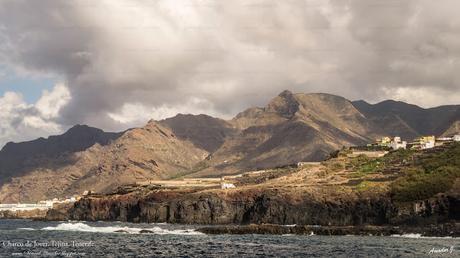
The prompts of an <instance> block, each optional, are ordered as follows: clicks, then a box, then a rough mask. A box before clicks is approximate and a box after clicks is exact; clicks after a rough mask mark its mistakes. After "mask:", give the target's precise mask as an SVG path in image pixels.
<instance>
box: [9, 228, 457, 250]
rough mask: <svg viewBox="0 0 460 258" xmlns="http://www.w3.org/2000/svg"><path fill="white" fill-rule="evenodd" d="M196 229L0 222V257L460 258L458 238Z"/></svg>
mask: <svg viewBox="0 0 460 258" xmlns="http://www.w3.org/2000/svg"><path fill="white" fill-rule="evenodd" d="M197 228H198V226H190V225H170V224H133V223H122V222H44V221H29V220H0V257H460V245H459V244H460V240H459V239H458V238H423V237H420V236H417V235H405V236H393V237H377V236H367V237H362V236H297V235H205V234H202V233H199V232H196V231H195V229H197Z"/></svg>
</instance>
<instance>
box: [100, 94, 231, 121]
mask: <svg viewBox="0 0 460 258" xmlns="http://www.w3.org/2000/svg"><path fill="white" fill-rule="evenodd" d="M178 113H181V114H194V115H198V114H207V115H213V116H216V117H223V116H224V115H223V114H218V113H215V111H214V108H213V106H212V103H209V102H208V101H206V100H203V99H199V98H191V99H189V100H188V101H185V102H184V103H183V104H182V105H178V106H168V105H162V106H159V107H154V106H146V105H144V104H142V103H126V104H124V105H123V106H122V107H121V108H120V110H118V112H116V113H109V114H108V116H109V117H110V118H111V119H113V120H114V121H116V122H119V123H120V124H123V125H124V127H132V126H139V125H142V124H145V122H146V121H148V120H150V119H155V120H161V119H165V118H169V117H173V116H175V115H177V114H178Z"/></svg>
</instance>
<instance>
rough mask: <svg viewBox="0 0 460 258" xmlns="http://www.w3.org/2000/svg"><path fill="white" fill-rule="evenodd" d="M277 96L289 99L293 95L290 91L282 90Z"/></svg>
mask: <svg viewBox="0 0 460 258" xmlns="http://www.w3.org/2000/svg"><path fill="white" fill-rule="evenodd" d="M278 96H279V97H282V98H290V97H293V96H294V94H293V93H292V91H290V90H284V91H283V92H281V93H280V94H279V95H278Z"/></svg>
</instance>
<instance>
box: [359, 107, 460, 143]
mask: <svg viewBox="0 0 460 258" xmlns="http://www.w3.org/2000/svg"><path fill="white" fill-rule="evenodd" d="M353 105H354V106H355V107H356V108H357V109H358V110H359V111H360V112H361V113H362V114H363V115H365V116H366V118H367V119H369V120H370V121H371V122H372V123H374V124H376V125H377V126H378V127H380V128H382V129H383V131H384V132H385V133H386V134H388V135H400V136H402V137H404V138H409V139H412V138H415V137H417V136H420V135H437V136H439V135H442V134H444V133H445V132H446V131H447V130H448V129H449V128H451V127H452V125H453V124H454V123H456V122H458V121H460V106H441V107H436V108H429V109H424V108H421V107H419V106H416V105H411V104H407V103H404V102H400V101H393V100H387V101H383V102H380V103H378V104H375V105H372V104H369V103H367V102H365V101H362V100H360V101H355V102H353Z"/></svg>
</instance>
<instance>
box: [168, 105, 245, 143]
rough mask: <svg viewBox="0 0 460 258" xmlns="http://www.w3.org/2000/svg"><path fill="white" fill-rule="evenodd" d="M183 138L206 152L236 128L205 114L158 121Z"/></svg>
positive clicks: (180, 115) (234, 131) (178, 116)
mask: <svg viewBox="0 0 460 258" xmlns="http://www.w3.org/2000/svg"><path fill="white" fill-rule="evenodd" d="M160 123H161V124H163V125H165V126H168V127H170V128H171V130H172V131H173V132H174V134H175V135H176V136H177V137H178V138H180V139H183V140H189V141H191V142H192V143H193V144H194V145H195V146H196V147H198V148H201V149H203V150H206V151H208V152H214V151H216V150H217V149H218V148H219V147H220V146H221V145H222V144H223V143H224V141H225V138H227V137H228V136H231V135H234V134H235V133H236V132H237V131H238V130H237V129H235V128H233V126H232V125H231V124H230V123H229V122H227V121H225V120H222V119H218V118H214V117H210V116H207V115H196V116H195V115H182V114H179V115H177V116H175V117H172V118H168V119H165V120H162V121H160Z"/></svg>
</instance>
